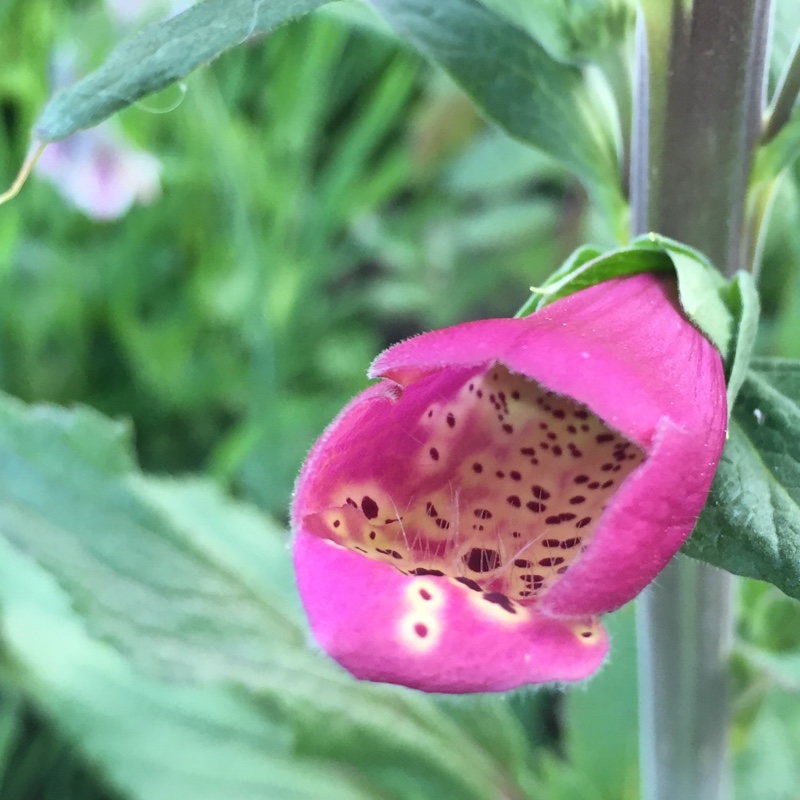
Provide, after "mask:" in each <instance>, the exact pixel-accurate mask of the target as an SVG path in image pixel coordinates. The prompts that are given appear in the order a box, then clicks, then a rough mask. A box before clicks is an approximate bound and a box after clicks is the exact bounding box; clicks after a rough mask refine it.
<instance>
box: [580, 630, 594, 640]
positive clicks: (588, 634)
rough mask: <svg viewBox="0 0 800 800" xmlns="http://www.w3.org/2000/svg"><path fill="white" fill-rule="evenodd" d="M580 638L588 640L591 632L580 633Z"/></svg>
mask: <svg viewBox="0 0 800 800" xmlns="http://www.w3.org/2000/svg"><path fill="white" fill-rule="evenodd" d="M581 636H583V638H584V639H590V638H591V636H592V632H591V631H583V633H581Z"/></svg>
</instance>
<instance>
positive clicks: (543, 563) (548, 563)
mask: <svg viewBox="0 0 800 800" xmlns="http://www.w3.org/2000/svg"><path fill="white" fill-rule="evenodd" d="M564 560H565V559H563V558H562V557H561V556H556V557H555V558H550V557H548V558H540V559H539V566H540V567H557V566H558V565H559V564H563V563H564Z"/></svg>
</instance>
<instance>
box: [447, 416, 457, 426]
mask: <svg viewBox="0 0 800 800" xmlns="http://www.w3.org/2000/svg"><path fill="white" fill-rule="evenodd" d="M445 419H446V420H447V424H448V425H449V426H450V427H451V428H455V426H456V418H455V415H453V414H448V415H447V417H445Z"/></svg>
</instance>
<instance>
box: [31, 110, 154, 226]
mask: <svg viewBox="0 0 800 800" xmlns="http://www.w3.org/2000/svg"><path fill="white" fill-rule="evenodd" d="M36 173H37V174H38V175H39V176H40V177H42V178H45V179H47V180H48V181H50V183H52V184H53V185H54V186H55V188H56V189H57V190H58V192H59V194H61V196H62V197H63V198H64V199H65V200H66V201H67V202H68V203H69V204H70V205H72V206H74V207H75V208H77V209H79V210H80V211H82V212H83V213H84V214H86V215H87V216H89V217H92V218H94V219H100V220H111V219H117V218H118V217H121V216H123V215H124V214H126V213H127V212H128V211H129V210H130V208H131V206H133V204H134V203H150V202H152V201H153V200H154V199H155V198H156V197H158V195H159V194H160V192H161V181H160V173H161V162H160V161H159V160H158V159H157V158H156V157H155V156H154V155H152V154H150V153H147V152H145V151H144V150H140V149H139V148H137V147H135V146H134V145H132V144H131V143H130V142H129V141H128V140H127V139H125V138H124V136H123V135H122V134H121V133H119V132H118V131H117V129H116V128H115V127H113V126H112V125H111V123H103V124H102V125H99V126H98V127H96V128H92V129H90V130H86V131H80V132H78V133H76V134H74V135H72V136H70V137H69V138H68V139H64V140H63V141H60V142H54V143H52V144H50V145H48V146H47V148H46V149H45V151H44V153H43V154H42V157H41V158H40V159H39V162H38V164H37V166H36Z"/></svg>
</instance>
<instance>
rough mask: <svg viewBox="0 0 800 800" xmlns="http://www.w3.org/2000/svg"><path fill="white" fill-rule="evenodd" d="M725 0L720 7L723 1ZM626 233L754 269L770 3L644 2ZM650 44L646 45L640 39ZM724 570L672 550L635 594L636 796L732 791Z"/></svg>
mask: <svg viewBox="0 0 800 800" xmlns="http://www.w3.org/2000/svg"><path fill="white" fill-rule="evenodd" d="M723 5H724V7H723ZM642 6H643V15H644V19H643V25H644V29H643V30H642V32H641V35H640V36H639V45H640V51H639V56H638V63H639V64H640V65H642V66H640V70H639V74H640V80H641V76H642V75H644V74H646V75H647V76H648V82H647V86H645V87H642V86H640V89H639V91H637V93H636V96H635V97H636V103H635V107H634V137H633V153H632V164H631V180H632V185H631V199H632V205H633V207H632V213H631V218H632V220H633V226H634V230H633V233H634V234H638V233H644V232H646V231H649V230H652V231H656V232H658V233H661V234H665V235H667V236H671V237H673V238H675V239H679V240H681V241H683V242H686V243H687V244H689V245H692V246H693V247H696V248H698V249H699V250H702V251H703V252H704V253H705V254H706V255H707V256H709V258H710V259H711V260H712V261H713V262H714V263H715V264H716V266H717V267H718V268H720V269H721V270H722V271H723V272H725V273H726V274H728V275H730V274H732V273H733V272H735V271H736V270H737V269H741V268H750V267H751V265H750V264H748V263H747V261H748V255H747V254H748V253H749V252H751V249H752V248H751V247H749V245H748V242H747V241H746V239H747V235H746V231H745V226H744V210H745V200H746V190H747V186H748V181H749V176H750V168H751V164H752V154H753V147H754V145H755V141H756V137H757V135H758V131H759V127H760V124H761V114H762V90H763V79H764V68H765V67H764V65H765V51H766V39H767V31H768V19H769V0H727V2H725V3H724V4H720V3H719V0H694V3H693V4H692V3H689V2H686V0H673V2H671V3H670V0H642ZM645 45H646V47H647V53H646V54H645V53H643V52H642V51H641V48H642V47H644V46H645ZM731 592H732V578H731V576H730V575H728V574H727V573H724V572H721V571H719V570H716V569H714V568H713V567H709V566H707V565H705V564H701V563H699V562H695V561H691V560H689V559H686V558H683V557H678V558H677V559H675V560H674V561H673V563H671V564H670V565H669V566H668V567H667V569H666V570H665V571H664V572H663V573H662V574H661V575H660V576H659V578H658V579H657V581H656V583H655V584H654V585H653V586H651V587H650V588H649V589H648V590H647V591H646V592H645V594H644V595H643V596H642V598H641V599H640V601H639V607H638V615H639V623H638V632H639V637H638V638H639V663H640V678H639V680H640V707H641V714H640V741H641V760H642V785H643V792H642V797H643V800H675V799H676V798H680V800H729V798H730V797H731V794H730V791H731V785H730V776H729V763H728V755H727V752H728V747H727V736H728V690H727V662H728V654H729V651H730V645H731V640H732V630H733V617H732V604H731Z"/></svg>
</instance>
